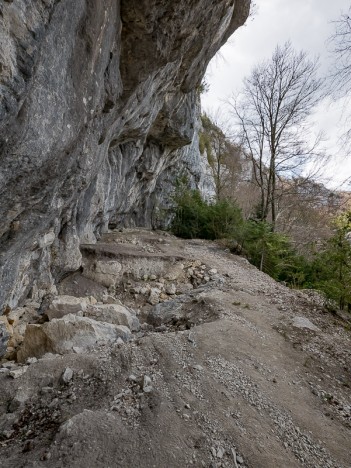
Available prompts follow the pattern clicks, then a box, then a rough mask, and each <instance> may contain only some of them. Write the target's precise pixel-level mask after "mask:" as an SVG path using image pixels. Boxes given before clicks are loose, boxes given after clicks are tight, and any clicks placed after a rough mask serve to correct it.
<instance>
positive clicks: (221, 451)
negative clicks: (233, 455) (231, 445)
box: [216, 447, 225, 458]
mask: <svg viewBox="0 0 351 468" xmlns="http://www.w3.org/2000/svg"><path fill="white" fill-rule="evenodd" d="M224 454H225V450H224V448H223V447H218V449H217V454H216V455H217V458H223V457H224Z"/></svg>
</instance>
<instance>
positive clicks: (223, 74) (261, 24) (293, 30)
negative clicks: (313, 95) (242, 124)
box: [202, 0, 351, 189]
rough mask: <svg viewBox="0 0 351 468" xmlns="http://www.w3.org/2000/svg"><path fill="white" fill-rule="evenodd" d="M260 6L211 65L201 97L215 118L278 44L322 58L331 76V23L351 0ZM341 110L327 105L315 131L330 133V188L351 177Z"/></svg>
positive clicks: (278, 1)
mask: <svg viewBox="0 0 351 468" xmlns="http://www.w3.org/2000/svg"><path fill="white" fill-rule="evenodd" d="M256 3H257V5H258V8H257V13H256V15H255V16H254V18H253V19H249V20H248V21H247V23H246V25H245V26H243V27H242V28H240V29H239V30H238V31H236V32H235V33H234V35H233V36H232V38H231V39H230V40H229V42H228V43H227V44H226V45H225V46H224V47H222V49H221V50H220V53H219V54H218V55H217V56H216V57H215V58H214V59H213V60H212V62H211V63H210V66H209V68H208V72H207V77H206V81H207V82H208V83H209V85H210V89H209V91H208V92H207V93H206V94H204V95H203V98H202V104H203V108H204V110H205V111H206V110H207V111H209V112H210V113H213V112H215V111H216V110H217V109H218V108H223V107H224V104H223V102H222V101H223V100H226V99H227V98H228V97H230V96H231V95H232V94H233V93H235V92H237V91H239V90H240V87H241V83H242V80H243V78H244V77H245V76H247V75H248V74H249V73H250V71H251V69H252V68H253V66H254V65H255V64H257V63H258V62H260V61H262V60H263V59H266V58H270V57H271V55H272V53H273V50H274V49H275V47H276V45H277V44H283V43H284V42H286V41H287V40H291V42H292V45H293V46H294V48H295V49H298V50H301V49H303V50H305V51H306V52H308V53H309V54H310V55H311V57H314V56H316V55H319V57H320V63H321V73H324V74H327V73H328V71H329V69H330V66H331V64H332V55H331V53H330V52H329V51H328V46H327V44H326V42H327V39H328V37H330V35H331V34H332V33H333V31H334V25H333V24H332V21H334V20H337V19H338V18H339V17H340V14H341V13H342V12H346V11H347V10H348V8H349V7H350V5H351V0H293V1H291V0H261V1H260V0H257V2H256ZM342 107H343V106H342V102H339V103H337V104H333V103H332V104H331V103H330V102H324V103H322V104H321V105H320V106H319V108H318V110H317V112H316V115H315V116H314V120H315V121H316V129H320V130H323V131H324V132H325V134H326V136H327V137H328V142H326V145H325V146H326V147H327V148H328V151H329V152H330V153H332V154H333V161H332V162H331V163H330V165H329V166H328V168H327V170H326V177H328V178H332V182H329V183H328V186H330V187H337V186H338V185H339V184H340V183H341V182H342V181H344V180H345V179H346V178H347V177H350V176H351V158H350V157H349V158H346V157H345V155H344V154H343V151H342V149H340V145H339V144H338V138H339V135H340V134H341V130H342V128H343V119H342V115H343V111H342ZM344 188H346V187H345V186H344ZM348 188H349V189H350V186H348Z"/></svg>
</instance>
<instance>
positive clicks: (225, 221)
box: [171, 189, 243, 240]
mask: <svg viewBox="0 0 351 468" xmlns="http://www.w3.org/2000/svg"><path fill="white" fill-rule="evenodd" d="M174 200H175V204H176V208H175V213H174V219H173V222H172V225H171V230H172V232H173V233H174V234H175V235H176V236H179V237H183V238H188V239H189V238H190V239H192V238H201V239H210V240H215V239H222V238H228V237H231V236H234V235H235V233H236V232H238V231H239V230H240V228H241V225H242V223H243V219H242V215H241V211H240V209H239V208H238V207H237V206H236V205H234V204H233V203H231V202H229V201H227V200H221V201H218V202H210V203H209V202H206V201H204V200H203V199H202V197H201V194H200V192H199V191H198V190H184V189H181V190H178V191H177V192H176V195H175V198H174Z"/></svg>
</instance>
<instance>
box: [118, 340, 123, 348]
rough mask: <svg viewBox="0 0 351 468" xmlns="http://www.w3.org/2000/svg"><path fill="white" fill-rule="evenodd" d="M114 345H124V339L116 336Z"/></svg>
mask: <svg viewBox="0 0 351 468" xmlns="http://www.w3.org/2000/svg"><path fill="white" fill-rule="evenodd" d="M116 345H117V346H118V347H119V348H120V347H121V346H123V345H124V341H123V340H122V338H117V341H116Z"/></svg>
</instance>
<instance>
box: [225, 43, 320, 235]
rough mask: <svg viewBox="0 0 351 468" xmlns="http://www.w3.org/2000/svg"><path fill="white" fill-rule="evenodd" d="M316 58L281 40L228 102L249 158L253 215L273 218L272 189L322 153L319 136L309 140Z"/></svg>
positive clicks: (316, 99) (276, 195)
mask: <svg viewBox="0 0 351 468" xmlns="http://www.w3.org/2000/svg"><path fill="white" fill-rule="evenodd" d="M317 70H318V60H310V59H308V57H307V54H306V53H305V52H295V51H294V49H293V48H292V46H291V44H290V43H289V42H287V43H286V44H284V45H283V46H277V48H276V49H275V51H274V53H273V55H272V58H271V59H270V60H268V61H264V62H262V63H261V64H259V65H257V66H256V67H255V68H254V69H253V71H252V72H251V75H250V76H249V77H248V78H246V79H245V80H244V86H243V91H242V93H241V94H239V95H238V96H237V97H236V98H233V99H232V100H231V101H230V106H231V109H232V112H233V113H234V116H235V118H236V121H237V123H238V125H239V128H240V133H241V145H242V147H243V148H244V149H245V152H246V154H248V155H249V157H250V158H251V163H252V172H253V179H254V181H255V183H256V184H257V186H258V187H259V189H260V207H259V218H260V219H261V220H262V221H267V220H270V221H271V223H272V226H273V229H274V226H275V222H276V218H277V202H278V199H279V196H280V194H279V193H278V187H283V186H284V180H286V179H287V178H292V177H301V176H302V175H303V174H304V172H305V170H306V167H307V165H311V166H313V167H314V170H315V165H314V164H312V162H315V161H316V160H318V159H319V158H320V157H321V156H322V154H323V153H322V151H321V150H320V144H321V139H322V138H321V135H318V136H317V137H314V138H312V132H311V122H310V116H311V113H312V112H313V110H314V108H315V106H316V105H317V104H318V103H319V101H320V100H321V99H322V97H323V96H324V85H323V80H322V79H320V78H318V77H317Z"/></svg>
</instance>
